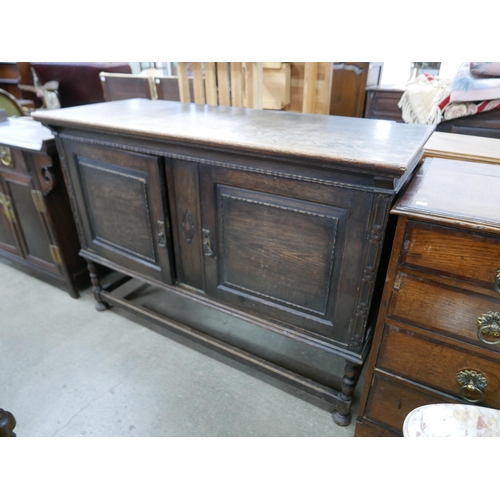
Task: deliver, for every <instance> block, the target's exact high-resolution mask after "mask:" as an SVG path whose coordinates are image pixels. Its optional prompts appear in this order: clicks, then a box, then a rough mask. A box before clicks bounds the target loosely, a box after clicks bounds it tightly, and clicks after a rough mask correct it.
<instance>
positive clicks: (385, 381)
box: [365, 374, 458, 434]
mask: <svg viewBox="0 0 500 500" xmlns="http://www.w3.org/2000/svg"><path fill="white" fill-rule="evenodd" d="M457 402H458V401H457V400H456V399H453V398H449V397H446V396H444V395H441V394H437V393H433V392H431V391H428V390H425V389H422V388H420V387H418V386H414V385H413V384H411V383H408V382H402V381H398V380H396V379H394V378H392V377H387V376H384V375H382V374H375V375H374V377H373V380H372V386H371V389H370V395H369V397H368V401H367V404H366V409H365V417H367V418H369V419H370V420H373V421H375V422H378V423H382V424H385V425H388V426H390V427H392V428H393V429H394V430H395V431H397V432H398V433H400V434H402V432H403V422H404V420H405V418H406V416H407V415H408V414H409V413H410V412H411V411H412V410H414V409H415V408H418V407H419V406H423V405H427V404H434V403H457Z"/></svg>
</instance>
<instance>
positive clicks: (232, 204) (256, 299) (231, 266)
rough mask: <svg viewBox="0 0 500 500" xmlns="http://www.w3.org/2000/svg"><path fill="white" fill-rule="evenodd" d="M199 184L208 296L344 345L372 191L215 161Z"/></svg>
mask: <svg viewBox="0 0 500 500" xmlns="http://www.w3.org/2000/svg"><path fill="white" fill-rule="evenodd" d="M201 190H202V206H201V210H202V223H203V229H202V231H203V251H204V255H205V276H206V291H207V293H208V294H209V295H210V296H212V297H216V298H217V299H219V300H221V301H223V302H226V303H229V304H232V305H235V306H237V307H239V308H243V309H247V310H249V311H252V312H254V313H259V314H262V315H263V316H267V317H270V318H272V319H274V320H278V321H282V322H284V323H287V324H290V325H294V326H296V327H299V328H301V329H305V330H307V331H308V333H311V334H313V335H318V336H320V337H322V338H326V339H329V340H334V341H338V342H340V343H344V344H346V343H348V340H349V338H348V337H349V334H350V329H351V319H352V318H353V317H354V316H355V309H356V300H357V299H356V297H357V289H358V287H359V283H360V282H361V278H362V272H363V255H364V253H365V250H366V245H364V244H363V242H364V241H365V240H366V234H365V225H366V210H367V206H368V205H367V204H366V203H367V201H368V198H370V195H367V194H366V193H361V192H357V193H355V192H354V191H352V190H348V189H343V188H337V187H333V186H325V185H319V184H313V183H305V182H301V181H298V180H294V179H288V178H284V177H281V178H276V177H272V176H267V175H263V174H257V173H249V172H244V171H236V170H230V169H225V168H220V167H215V166H214V167H208V166H203V167H202V168H201ZM347 242H349V243H351V244H349V245H347V244H346V243H347Z"/></svg>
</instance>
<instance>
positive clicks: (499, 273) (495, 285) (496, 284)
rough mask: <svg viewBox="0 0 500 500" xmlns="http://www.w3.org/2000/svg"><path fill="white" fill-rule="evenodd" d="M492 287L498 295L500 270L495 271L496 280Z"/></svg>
mask: <svg viewBox="0 0 500 500" xmlns="http://www.w3.org/2000/svg"><path fill="white" fill-rule="evenodd" d="M493 287H494V288H495V290H496V291H497V292H498V293H500V269H497V279H496V280H495V284H494V286H493Z"/></svg>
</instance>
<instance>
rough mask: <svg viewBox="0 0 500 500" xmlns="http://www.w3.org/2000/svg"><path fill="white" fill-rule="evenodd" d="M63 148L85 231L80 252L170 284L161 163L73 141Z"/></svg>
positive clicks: (166, 222) (167, 232)
mask: <svg viewBox="0 0 500 500" xmlns="http://www.w3.org/2000/svg"><path fill="white" fill-rule="evenodd" d="M63 145H64V149H65V151H66V156H67V162H68V167H69V175H70V179H71V184H72V187H73V191H74V194H75V198H76V202H77V205H78V214H79V217H80V218H81V223H82V226H83V229H84V235H83V237H84V239H85V241H84V242H82V243H83V248H85V249H87V250H90V251H92V252H94V253H96V254H97V255H99V256H101V257H103V258H105V259H107V260H108V261H110V262H112V263H116V264H118V266H122V267H123V268H125V269H128V270H131V271H134V272H136V273H138V274H139V275H141V276H146V277H150V278H153V279H155V280H158V281H162V282H164V283H167V284H171V283H172V277H171V271H170V270H171V263H170V255H171V253H170V246H171V240H170V236H169V220H168V214H167V212H166V199H165V196H166V195H165V186H164V177H165V176H164V166H163V163H162V161H161V159H160V158H157V157H155V156H149V155H145V154H139V153H130V152H126V151H120V150H115V149H113V148H108V147H103V146H97V145H94V144H85V143H80V142H74V141H71V140H64V141H63Z"/></svg>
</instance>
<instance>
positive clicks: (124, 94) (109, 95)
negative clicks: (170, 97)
mask: <svg viewBox="0 0 500 500" xmlns="http://www.w3.org/2000/svg"><path fill="white" fill-rule="evenodd" d="M99 79H100V80H101V85H102V93H103V95H104V100H106V101H119V100H122V99H132V98H134V97H144V98H146V99H157V98H158V96H157V93H156V86H155V81H154V77H153V76H152V75H132V74H127V73H106V72H101V73H99Z"/></svg>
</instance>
